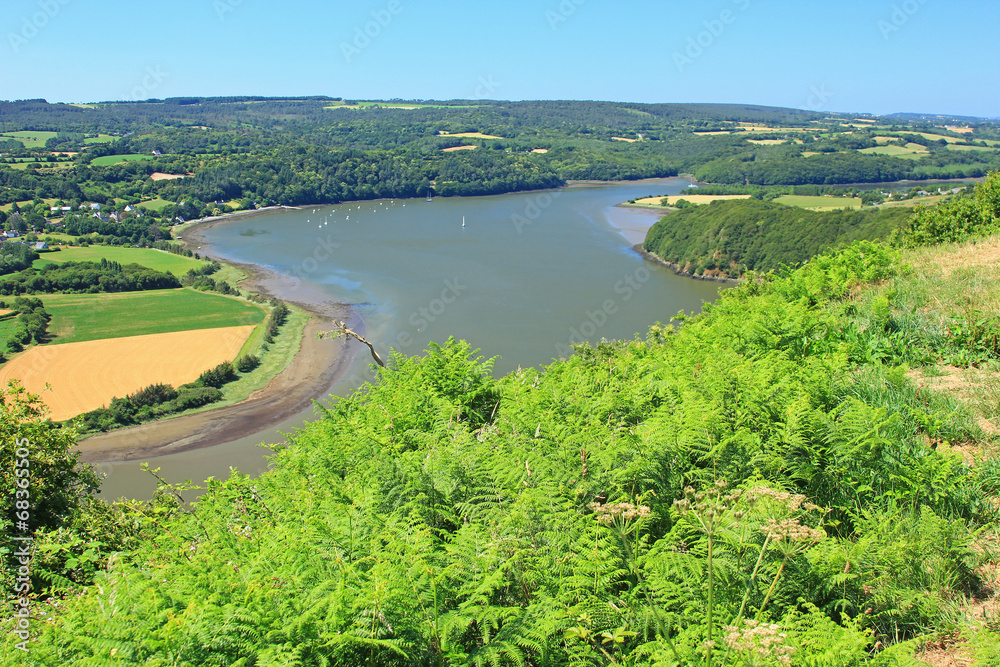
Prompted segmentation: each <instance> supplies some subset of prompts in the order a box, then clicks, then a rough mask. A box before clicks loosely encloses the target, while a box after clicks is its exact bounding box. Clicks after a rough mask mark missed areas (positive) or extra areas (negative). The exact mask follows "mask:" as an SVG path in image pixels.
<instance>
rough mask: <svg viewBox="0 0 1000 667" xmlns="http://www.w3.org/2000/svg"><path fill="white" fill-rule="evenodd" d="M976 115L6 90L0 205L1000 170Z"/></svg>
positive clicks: (213, 202) (177, 206) (987, 124)
mask: <svg viewBox="0 0 1000 667" xmlns="http://www.w3.org/2000/svg"><path fill="white" fill-rule="evenodd" d="M940 122H945V121H940ZM968 130H970V131H968V132H963V133H959V132H955V131H952V130H951V129H948V128H947V127H945V126H942V125H934V124H932V123H931V122H929V121H926V120H922V119H908V120H901V119H899V118H885V119H879V118H866V119H865V122H864V123H858V122H855V119H854V118H853V117H852V116H850V115H848V114H836V113H822V114H821V113H816V112H812V111H802V110H796V109H778V108H770V107H758V106H752V105H712V104H701V105H699V104H689V105H684V104H627V103H611V102H572V101H562V102H560V101H551V102H501V101H484V100H479V101H468V100H465V101H462V100H458V101H450V102H444V103H440V102H428V101H416V102H411V103H408V104H403V103H402V101H399V100H396V101H392V102H356V101H349V100H347V101H345V100H341V99H338V98H328V97H306V98H296V99H291V98H245V97H232V98H174V99H167V100H147V101H144V102H102V103H96V104H91V105H86V106H76V105H69V104H47V103H45V102H44V101H38V100H35V101H19V102H0V150H2V151H3V153H2V154H0V205H4V204H9V203H11V202H36V203H39V202H42V200H46V199H52V200H58V201H57V203H58V202H59V201H61V202H62V203H63V205H74V204H75V203H78V202H87V201H94V202H98V203H101V204H105V205H107V206H115V207H119V208H122V207H124V206H125V205H133V206H134V205H137V204H139V203H141V202H148V201H156V202H163V203H158V204H157V206H156V210H157V211H161V210H164V211H166V212H167V213H169V214H170V215H171V216H173V215H177V214H178V213H179V212H180V210H181V209H182V208H184V207H182V206H181V203H182V202H183V203H184V206H185V207H188V208H192V209H194V211H190V210H186V211H185V212H183V213H181V215H183V217H185V218H191V217H193V215H210V214H212V213H214V212H216V210H217V209H218V211H219V212H226V210H227V207H228V209H229V210H233V209H239V208H253V207H261V206H269V205H276V204H280V205H299V204H310V203H335V202H339V201H345V200H353V199H372V198H379V197H412V196H424V195H426V194H428V193H429V192H431V191H433V192H434V193H435V194H439V195H472V194H495V193H501V192H513V191H518V190H525V189H537V188H547V187H554V186H558V185H562V184H564V183H565V182H566V181H567V180H574V179H598V180H623V179H639V178H648V177H666V176H675V175H677V174H679V173H687V174H693V175H695V176H696V177H697V178H698V179H699V180H701V181H709V182H714V183H726V184H739V185H743V184H754V185H802V184H816V185H825V184H833V183H875V182H882V181H894V180H897V179H928V178H978V177H982V176H984V175H985V174H986V173H987V172H988V171H989V170H991V169H996V168H997V167H1000V142H998V141H997V138H998V137H1000V134H998V132H997V124H996V123H995V122H991V121H985V120H982V121H976V122H974V123H972V125H971V126H970V127H969V128H968ZM154 175H156V177H155V178H154ZM163 175H166V176H167V178H163Z"/></svg>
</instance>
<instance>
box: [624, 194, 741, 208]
mask: <svg viewBox="0 0 1000 667" xmlns="http://www.w3.org/2000/svg"><path fill="white" fill-rule="evenodd" d="M664 199H666V200H667V205H668V206H673V205H675V204H676V203H677V202H679V201H680V200H681V199H684V200H686V201H688V202H690V203H692V204H711V203H712V202H714V201H726V200H727V199H750V195H671V196H670V197H646V198H645V199H636V200H635V203H636V204H643V205H646V206H659V205H660V202H661V201H663V200H664Z"/></svg>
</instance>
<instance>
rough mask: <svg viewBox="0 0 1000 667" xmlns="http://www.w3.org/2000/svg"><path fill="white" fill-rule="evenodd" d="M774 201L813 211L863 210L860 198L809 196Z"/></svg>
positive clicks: (779, 198) (783, 196)
mask: <svg viewBox="0 0 1000 667" xmlns="http://www.w3.org/2000/svg"><path fill="white" fill-rule="evenodd" d="M774 201H776V202H778V203H779V204H784V205H785V206H798V207H799V208H808V209H812V210H822V209H827V210H833V209H838V208H861V198H860V197H820V196H817V197H813V196H808V195H782V196H780V197H778V198H777V199H775V200H774Z"/></svg>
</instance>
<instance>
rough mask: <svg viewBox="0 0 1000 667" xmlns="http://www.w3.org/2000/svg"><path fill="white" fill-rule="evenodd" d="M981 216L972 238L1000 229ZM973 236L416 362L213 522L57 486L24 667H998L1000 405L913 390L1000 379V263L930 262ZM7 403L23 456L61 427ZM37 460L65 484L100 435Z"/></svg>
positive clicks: (290, 450) (199, 508)
mask: <svg viewBox="0 0 1000 667" xmlns="http://www.w3.org/2000/svg"><path fill="white" fill-rule="evenodd" d="M976 201H977V202H978V203H979V204H980V206H978V207H977V211H978V213H977V216H978V217H977V220H978V223H979V225H978V227H969V228H964V231H961V232H956V233H955V234H954V235H955V236H958V237H968V236H970V235H971V236H972V237H976V236H982V234H984V233H988V232H989V231H990V230H991V229H993V227H992V225H994V224H995V219H996V213H997V211H998V210H1000V209H998V208H997V206H996V204H997V202H996V201H995V197H994V195H993V193H991V192H990V191H988V189H987V188H982V186H981V190H980V192H978V193H977V199H976ZM952 213H953V211H945V212H944V213H941V214H940V217H939V218H938V219H936V222H935V226H934V231H933V232H930V231H928V230H929V228H928V226H927V225H923V226H919V225H912V226H910V227H909V228H908V229H907V231H906V235H907V236H906V238H907V239H910V240H911V241H912V243H911V245H918V246H922V247H921V248H918V249H917V250H911V251H907V253H908V254H905V255H903V254H901V251H899V250H895V249H892V248H890V247H888V246H886V245H882V244H877V243H871V242H858V243H855V244H853V245H851V246H849V247H847V248H845V249H843V250H841V251H839V252H836V253H831V254H826V255H822V256H819V257H816V258H813V259H812V260H810V261H809V262H808V263H806V264H805V265H804V266H802V267H801V268H799V269H798V270H796V271H793V272H790V273H789V274H788V275H787V276H786V277H780V278H779V277H775V276H774V275H773V274H771V275H766V276H758V277H756V278H755V279H754V280H750V281H747V282H746V283H745V284H743V285H741V286H740V287H737V288H735V289H732V290H728V291H726V292H724V293H723V294H722V295H721V296H720V298H719V300H718V302H717V303H715V304H713V305H707V306H706V307H705V312H704V313H703V314H701V315H698V316H689V317H685V316H680V317H679V318H678V320H679V323H680V324H681V326H680V327H679V328H676V329H675V328H673V327H671V326H661V325H657V326H654V327H653V328H652V329H651V330H650V331H648V332H647V333H646V334H645V335H644V336H639V337H637V338H636V339H635V340H631V341H618V342H605V343H601V344H600V345H598V346H597V347H596V348H592V347H589V346H583V347H580V348H578V349H577V350H576V353H575V354H574V355H573V356H572V357H570V358H569V359H565V360H561V361H556V362H554V363H552V364H551V365H549V366H548V367H547V368H545V369H542V370H536V369H522V370H518V371H516V372H514V373H511V374H510V375H507V376H505V377H502V378H495V377H494V376H493V375H492V373H491V367H492V362H491V360H489V359H487V358H484V357H483V356H480V354H479V352H478V351H476V350H473V349H471V346H470V345H469V344H468V343H465V342H459V341H454V340H449V341H447V342H444V343H443V344H442V345H440V346H437V345H433V346H431V348H430V349H429V350H427V352H426V353H425V354H424V355H422V356H418V357H405V356H401V355H398V354H393V355H392V359H391V363H390V364H389V365H388V367H387V368H384V369H379V370H378V371H377V377H376V379H375V380H374V381H373V382H372V383H371V384H369V385H366V386H364V387H362V388H361V389H360V390H358V391H357V392H355V393H354V394H353V395H352V396H350V397H348V398H345V399H343V400H341V401H339V402H338V403H337V404H336V405H335V406H334V407H333V408H331V409H329V410H323V411H322V412H321V413H320V414H319V415H318V420H317V421H316V422H315V423H313V424H311V425H309V426H307V427H306V428H305V429H303V430H301V431H299V432H297V433H296V434H294V435H293V436H292V437H291V444H290V445H289V446H288V447H287V448H280V449H277V450H276V451H275V455H274V458H273V469H272V470H270V471H269V472H267V473H265V474H264V475H262V476H261V477H259V478H257V479H251V478H248V477H246V476H243V475H240V474H234V475H233V476H232V477H231V478H230V479H228V480H214V481H211V482H209V483H208V487H207V491H206V492H205V494H204V495H203V496H201V498H200V500H198V502H197V503H193V504H188V503H185V502H183V501H184V496H185V494H186V493H187V492H188V490H187V487H186V486H178V487H172V486H163V487H161V491H160V493H159V494H158V498H157V500H156V501H154V502H153V503H151V504H148V505H146V504H139V503H129V504H127V505H115V506H107V507H106V506H102V505H100V504H96V503H94V502H92V501H91V500H89V499H88V498H89V497H88V496H87V495H86V489H87V485H88V484H90V483H91V481H90V479H91V478H89V477H88V476H87V475H86V474H84V473H77V475H78V476H75V477H74V476H69V477H68V478H63V480H62V481H58V480H57V479H56V478H54V477H50V476H48V475H43V474H41V473H39V474H37V476H36V477H33V478H32V479H33V480H37V481H36V482H33V483H36V484H38V488H37V489H36V490H33V494H34V493H37V497H38V498H40V499H43V500H44V499H48V498H52V499H53V500H52V502H50V503H49V504H48V505H45V507H47V508H49V509H48V511H47V513H44V514H43V513H39V514H38V515H37V516H38V518H37V519H33V520H34V521H35V522H36V523H35V528H36V531H37V532H36V537H37V540H38V543H37V553H38V554H39V556H38V557H37V558H36V561H35V565H34V567H35V572H36V574H35V577H36V585H37V590H38V591H39V596H38V599H37V600H36V601H34V602H33V605H34V609H35V614H36V616H35V619H36V620H34V621H33V624H32V632H33V633H34V634H33V635H32V644H31V651H32V652H31V654H30V655H29V656H27V657H26V656H24V655H23V654H19V653H17V651H16V649H15V643H16V642H17V641H18V638H17V636H16V635H14V634H12V633H7V634H6V635H5V640H4V641H5V644H4V652H3V656H2V657H0V664H19V665H20V664H37V665H62V664H73V665H81V666H87V665H104V664H109V662H110V663H113V664H118V665H168V664H169V665H291V664H297V665H359V664H366V665H378V664H384V665H456V664H474V665H528V664H545V665H607V664H629V665H647V664H648V665H780V664H790V665H803V666H805V665H809V666H811V667H816V666H821V665H828V666H830V667H835V666H836V667H841V666H844V665H908V664H913V663H912V656H913V655H915V654H916V653H918V652H919V651H921V650H923V647H924V646H925V645H927V644H928V642H931V641H934V642H950V643H951V644H954V643H955V642H959V643H960V644H961V645H962V646H963V651H965V654H966V655H968V656H969V661H970V662H973V661H974V662H975V664H976V665H977V666H978V667H985V666H986V665H994V664H996V660H997V658H998V657H1000V644H998V642H997V641H996V636H995V634H994V633H993V632H992V626H991V625H990V623H991V622H992V621H991V620H990V618H991V617H987V618H985V619H981V620H977V619H976V617H975V615H973V614H971V613H970V612H969V610H970V609H971V608H972V605H973V604H977V605H979V604H987V603H988V602H989V601H990V600H994V599H995V598H991V597H990V596H991V595H993V592H992V589H991V586H996V585H997V583H996V582H995V581H994V580H993V579H992V578H991V577H992V576H993V575H992V574H990V573H991V572H994V571H995V569H991V568H990V567H984V565H989V564H990V563H995V562H996V560H995V559H996V556H995V553H994V552H993V550H992V547H990V544H991V543H992V541H994V540H995V539H997V536H996V526H995V523H994V522H995V520H996V518H997V504H996V502H995V500H996V497H997V494H998V492H1000V475H998V472H997V471H998V470H1000V468H998V466H997V463H996V461H997V459H996V455H995V453H994V450H993V448H992V444H991V443H992V437H993V436H992V435H991V434H992V433H995V432H996V429H997V424H996V422H995V421H994V420H995V419H996V413H995V410H993V409H992V408H991V407H990V406H991V405H994V403H988V402H976V401H969V400H966V399H964V398H962V397H961V396H954V395H953V396H946V395H944V394H939V393H937V392H935V391H934V390H932V389H931V388H929V387H928V386H926V385H925V384H924V382H925V381H924V380H922V381H921V386H918V385H916V384H915V383H914V381H913V380H912V379H911V378H912V377H914V376H913V374H912V373H908V370H909V369H911V368H914V369H918V370H919V371H920V373H921V374H924V375H925V376H926V377H927V378H933V377H934V376H938V375H940V374H941V373H948V372H950V371H948V370H947V369H948V367H947V366H944V365H945V364H948V363H951V364H960V365H963V366H964V367H965V368H966V369H967V370H968V372H969V373H977V372H980V371H982V372H985V371H992V370H995V369H996V368H997V366H998V364H1000V346H998V345H997V341H998V340H1000V337H998V335H997V331H1000V324H998V322H997V319H996V317H994V316H980V315H976V313H981V312H987V311H988V312H995V307H994V306H995V304H996V303H997V302H998V301H1000V288H997V287H996V285H997V284H998V281H997V280H996V277H997V268H996V264H995V262H993V261H990V259H989V258H990V257H991V256H993V255H992V254H991V253H993V252H995V251H996V249H997V248H1000V240H997V239H996V238H990V239H985V240H981V241H978V243H980V245H979V246H977V245H966V246H960V247H951V248H940V247H936V246H934V245H931V246H930V247H927V245H928V244H934V243H936V242H937V241H938V240H939V239H940V238H942V237H944V236H947V235H948V234H950V233H951V231H949V230H950V227H949V223H948V220H950V221H951V224H953V225H956V226H958V227H962V226H963V225H964V224H965V222H964V221H963V220H961V219H959V217H958V216H956V215H952ZM921 230H922V232H921V233H923V234H924V236H923V237H920V236H919V234H917V232H920V231H921ZM915 234H916V236H915ZM930 236H936V238H930ZM977 249H979V250H977ZM977 253H982V254H983V256H982V257H979V255H978V254H977ZM959 258H964V259H961V260H959ZM977 258H978V259H977ZM958 261H961V262H962V265H963V266H964V267H965V269H964V270H963V271H954V270H952V269H953V267H954V266H955V265H956V262H958ZM951 294H965V295H966V296H967V300H966V301H965V302H963V303H960V302H959V301H957V300H954V299H951V298H950V297H949V296H948V295H951ZM664 316H666V314H664ZM942 368H944V369H945V370H941V369H942ZM926 382H930V379H928V380H926ZM977 386H980V385H969V390H968V391H969V392H973V391H978V389H976V387H977ZM981 386H982V387H984V388H985V387H988V386H989V385H987V384H986V380H985V379H984V380H983V384H982V385H981ZM5 406H6V407H5V409H4V412H3V413H2V415H0V417H2V419H0V427H3V428H4V429H6V431H5V432H7V431H9V430H10V429H11V428H12V427H13V425H14V424H16V423H17V422H18V421H21V422H24V421H25V420H27V422H28V423H31V424H33V423H35V421H36V420H37V416H35V415H34V414H33V413H32V412H31V410H30V408H29V407H27V404H26V397H23V396H20V397H18V396H17V395H16V394H15V395H10V394H8V396H7V398H6V401H5ZM30 437H31V439H32V442H33V443H36V444H34V445H33V446H35V447H36V448H38V449H39V450H42V451H45V452H50V451H51V452H53V454H51V455H50V456H49V458H47V459H46V460H51V464H49V465H51V466H52V468H51V469H52V470H64V469H65V463H63V461H64V460H65V457H64V456H60V455H58V452H59V451H60V447H65V446H66V444H67V442H71V441H72V439H73V437H74V436H73V432H72V430H70V429H53V430H45V429H41V428H34V427H31V429H30ZM965 455H968V457H969V458H965ZM973 462H977V465H974V466H973V465H970V463H973ZM3 470H5V471H10V470H13V465H12V464H11V462H10V461H7V465H5V466H4V468H3ZM3 474H4V475H10V474H12V473H10V472H5V473H3ZM33 497H36V496H34V495H33ZM56 500H58V501H59V502H55V501H56ZM8 510H9V508H8ZM8 515H9V511H7V512H5V516H8ZM32 516H33V517H34V516H36V515H34V514H33V515H32ZM9 525H10V524H5V526H8V527H7V528H5V529H6V530H9ZM56 526H59V528H58V529H57V528H56ZM8 558H10V556H9V555H8ZM15 571H16V567H11V566H8V567H6V568H5V569H4V573H5V574H4V576H5V577H6V578H7V579H5V580H4V581H3V585H4V587H5V588H6V589H7V590H11V587H12V585H13V581H12V580H8V579H10V578H11V577H13V574H11V573H13V572H15ZM48 596H54V597H53V598H52V599H49V600H48V601H45V600H46V599H47V597H48ZM989 603H990V604H992V602H989ZM7 623H8V624H10V623H11V621H10V620H8V621H7ZM942 638H944V639H942ZM25 660H27V661H28V662H27V663H26V662H25Z"/></svg>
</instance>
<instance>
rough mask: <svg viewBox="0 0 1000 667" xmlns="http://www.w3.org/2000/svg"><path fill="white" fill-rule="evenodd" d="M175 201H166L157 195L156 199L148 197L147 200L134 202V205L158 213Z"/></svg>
mask: <svg viewBox="0 0 1000 667" xmlns="http://www.w3.org/2000/svg"><path fill="white" fill-rule="evenodd" d="M154 176H155V174H154ZM175 203H177V202H172V201H167V200H166V199H160V198H159V197H157V198H156V199H150V200H149V201H143V202H139V203H138V204H136V206H138V207H139V208H144V209H146V210H147V211H155V212H157V213H159V212H160V211H162V210H163V209H165V208H166V207H168V206H170V205H171V204H175Z"/></svg>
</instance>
